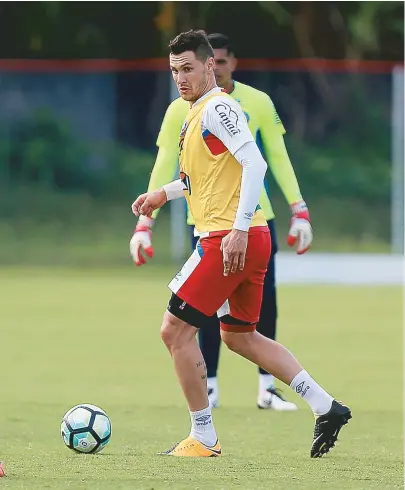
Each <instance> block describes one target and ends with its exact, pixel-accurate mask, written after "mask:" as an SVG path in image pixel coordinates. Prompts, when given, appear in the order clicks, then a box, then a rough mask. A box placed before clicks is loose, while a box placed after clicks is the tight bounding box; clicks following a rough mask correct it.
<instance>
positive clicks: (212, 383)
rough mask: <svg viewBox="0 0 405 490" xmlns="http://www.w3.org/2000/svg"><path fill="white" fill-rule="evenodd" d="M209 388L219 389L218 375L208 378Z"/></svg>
mask: <svg viewBox="0 0 405 490" xmlns="http://www.w3.org/2000/svg"><path fill="white" fill-rule="evenodd" d="M207 389H208V390H214V391H218V380H217V377H216V376H214V377H212V378H207Z"/></svg>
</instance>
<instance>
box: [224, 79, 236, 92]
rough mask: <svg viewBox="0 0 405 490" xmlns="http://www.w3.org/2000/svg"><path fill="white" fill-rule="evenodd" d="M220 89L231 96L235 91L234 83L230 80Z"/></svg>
mask: <svg viewBox="0 0 405 490" xmlns="http://www.w3.org/2000/svg"><path fill="white" fill-rule="evenodd" d="M222 88H223V89H225V90H226V93H227V94H231V93H232V92H233V91H234V90H235V82H234V81H233V80H232V78H231V79H230V80H229V81H228V82H227V83H226V84H225V85H224V86H223V87H222Z"/></svg>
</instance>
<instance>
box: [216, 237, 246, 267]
mask: <svg viewBox="0 0 405 490" xmlns="http://www.w3.org/2000/svg"><path fill="white" fill-rule="evenodd" d="M247 244H248V232H247V231H240V230H235V229H233V230H232V231H231V232H230V233H228V235H226V236H225V237H224V238H223V239H222V242H221V250H222V257H223V263H224V276H227V275H229V272H236V271H237V270H238V269H239V270H241V271H242V270H243V268H244V267H245V257H246V249H247Z"/></svg>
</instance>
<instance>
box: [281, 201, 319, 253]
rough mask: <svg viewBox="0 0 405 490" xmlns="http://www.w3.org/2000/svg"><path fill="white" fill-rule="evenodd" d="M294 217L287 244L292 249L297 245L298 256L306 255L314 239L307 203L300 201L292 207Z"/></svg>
mask: <svg viewBox="0 0 405 490" xmlns="http://www.w3.org/2000/svg"><path fill="white" fill-rule="evenodd" d="M291 211H292V213H293V216H292V218H291V222H290V229H289V231H288V237H287V243H288V245H289V246H290V247H293V246H294V245H295V244H297V254H299V255H301V254H303V253H305V252H306V251H307V250H308V249H309V247H310V245H311V243H312V238H313V233H312V227H311V223H310V219H309V211H308V208H307V205H306V203H305V201H298V202H295V203H294V204H292V205H291Z"/></svg>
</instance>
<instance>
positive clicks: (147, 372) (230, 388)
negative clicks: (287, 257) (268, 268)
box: [0, 266, 403, 490]
mask: <svg viewBox="0 0 405 490" xmlns="http://www.w3.org/2000/svg"><path fill="white" fill-rule="evenodd" d="M172 273H173V271H172V270H170V269H163V270H159V269H157V268H153V267H150V266H149V269H146V268H145V269H144V270H141V271H140V270H136V269H135V268H131V267H128V268H127V269H125V270H109V271H107V270H88V271H86V270H82V271H75V270H72V271H68V270H58V269H43V270H38V269H28V268H27V269H6V268H5V269H1V270H0V324H1V330H0V345H1V353H0V372H1V378H0V379H1V385H0V386H1V390H0V459H1V460H3V461H4V463H5V466H6V471H7V475H8V476H7V477H6V478H3V479H0V489H3V488H4V489H21V488H26V489H30V490H31V489H32V490H39V489H41V490H43V489H55V490H59V489H76V488H77V489H112V490H118V489H144V490H146V489H148V490H152V489H154V490H158V489H166V488H167V489H169V488H170V489H174V490H177V489H215V490H217V489H225V490H232V489H268V488H272V489H308V490H309V489H311V490H317V489H321V488H326V489H340V490H342V489H371V488H379V489H381V488H384V489H394V488H403V424H402V422H403V418H402V395H403V391H402V390H403V379H402V371H403V364H402V346H403V342H402V292H401V290H400V288H394V287H392V288H389V287H387V288H374V287H373V288H372V287H370V288H349V287H346V288H343V287H306V288H305V287H280V288H279V340H281V341H282V342H284V343H285V344H286V345H287V346H289V347H290V348H291V350H292V351H293V352H294V353H295V354H296V355H297V356H298V358H299V359H300V360H301V362H302V363H303V364H304V365H305V367H306V368H307V369H308V370H309V371H310V372H311V373H312V374H313V375H314V376H315V377H316V379H317V380H318V381H319V382H320V383H322V384H324V385H325V387H326V388H327V389H328V390H329V391H330V392H331V393H332V394H334V395H335V396H336V397H337V398H339V399H342V400H344V401H345V402H346V403H347V404H349V405H350V406H351V408H352V411H353V419H352V421H351V422H350V423H349V425H348V426H345V427H344V428H343V430H342V432H341V435H340V438H339V441H338V444H337V447H336V448H335V449H334V450H333V451H332V452H331V453H330V454H329V455H327V456H326V457H324V458H323V459H321V460H311V459H310V458H309V448H310V443H311V439H312V430H313V417H312V415H311V413H310V411H309V409H308V408H307V406H306V404H305V403H303V402H302V400H301V399H299V398H298V397H297V396H296V395H295V394H293V393H292V392H290V391H289V389H288V388H285V392H286V394H288V396H289V397H290V398H291V399H293V400H294V401H295V402H297V404H298V405H299V408H300V410H299V411H298V412H295V413H274V412H269V411H262V410H258V409H257V408H256V406H255V402H256V392H257V374H256V369H255V367H254V366H252V365H250V364H249V363H248V362H247V361H245V360H243V359H239V358H237V357H236V355H234V354H231V353H229V352H227V351H226V350H225V349H224V350H223V356H222V359H221V369H220V387H221V390H222V391H221V404H222V405H221V408H219V409H218V410H216V411H215V412H214V420H215V424H216V428H217V431H218V433H219V436H220V440H221V443H222V446H223V450H224V457H223V458H211V459H204V460H193V459H192V460H184V459H182V458H164V457H159V456H156V455H155V453H156V452H157V451H160V450H164V449H166V448H167V447H169V446H170V445H172V444H173V443H175V442H177V441H178V440H179V439H181V438H182V437H184V436H186V435H187V433H188V430H189V418H188V413H187V407H186V405H185V402H184V400H183V397H182V394H181V392H180V389H179V387H178V386H177V384H176V379H175V376H174V373H173V369H172V364H171V360H170V357H169V355H168V353H167V352H166V350H165V348H164V346H163V344H162V343H161V341H160V338H159V327H160V321H161V317H162V314H163V311H164V309H165V306H166V302H167V299H168V290H167V289H166V284H167V282H168V281H169V279H170V278H171V274H172ZM81 402H87V403H93V404H96V405H100V406H101V407H102V408H104V409H105V410H106V411H107V413H108V414H109V415H110V417H111V420H112V426H113V436H112V439H111V443H110V444H109V446H107V448H106V449H105V450H104V452H103V453H101V454H100V455H96V456H85V455H77V454H74V453H73V452H71V451H69V450H68V449H66V448H65V447H64V445H63V443H62V440H61V438H60V434H59V428H60V421H61V418H62V416H63V414H64V413H65V411H66V410H67V409H69V408H70V407H72V406H73V405H75V404H77V403H81Z"/></svg>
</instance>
